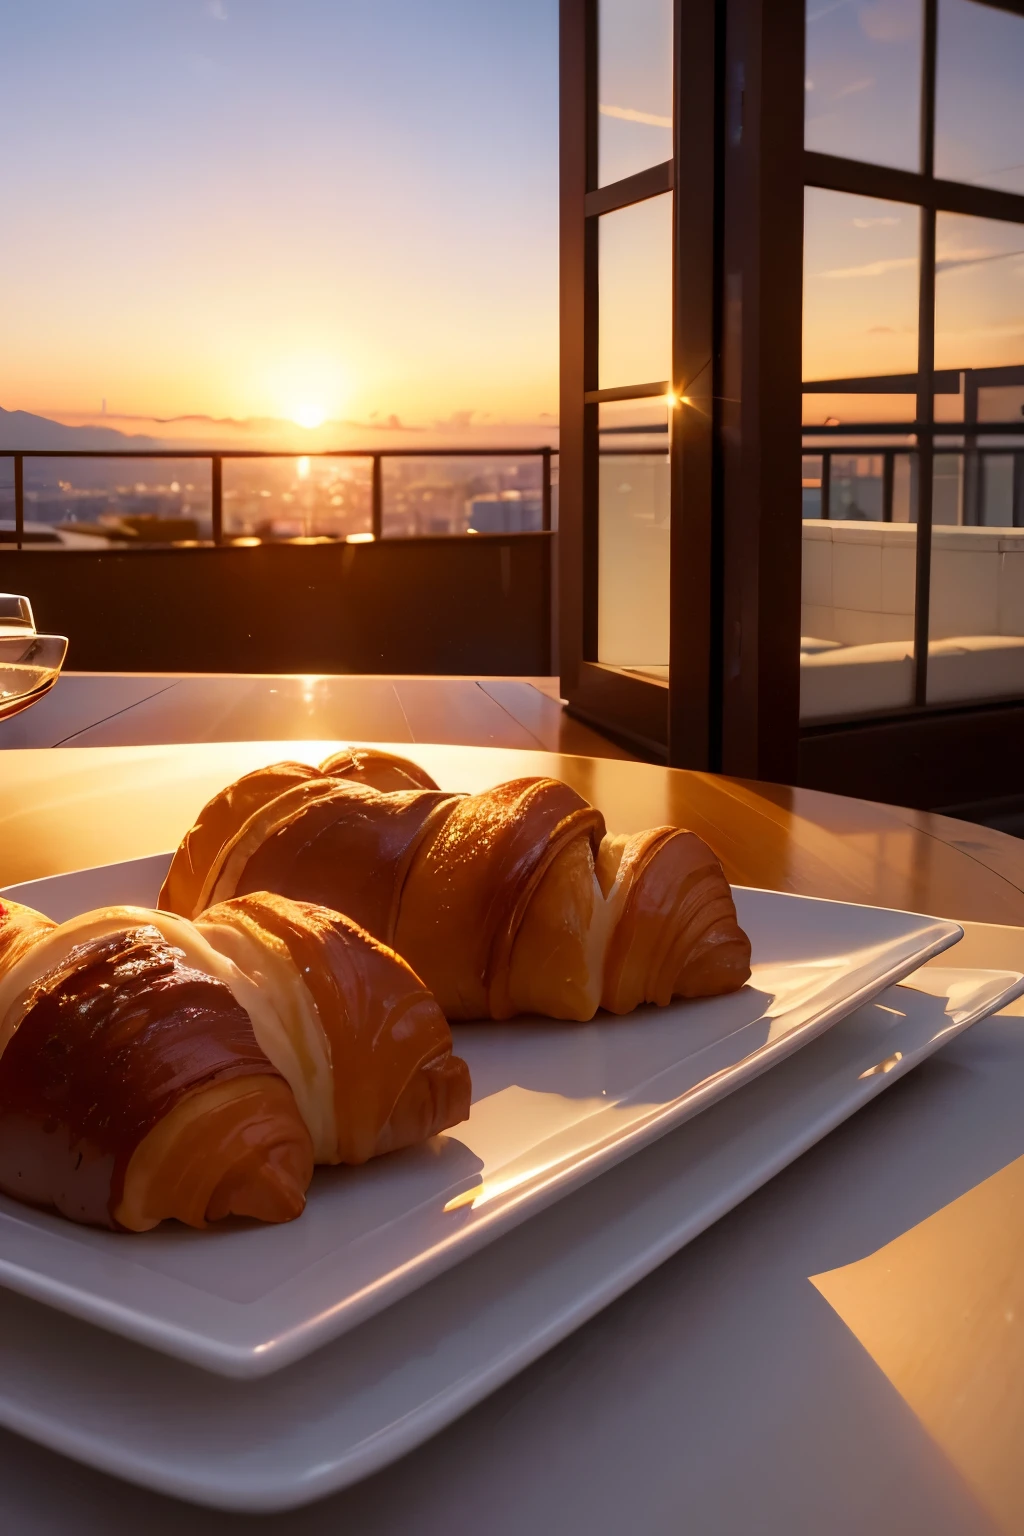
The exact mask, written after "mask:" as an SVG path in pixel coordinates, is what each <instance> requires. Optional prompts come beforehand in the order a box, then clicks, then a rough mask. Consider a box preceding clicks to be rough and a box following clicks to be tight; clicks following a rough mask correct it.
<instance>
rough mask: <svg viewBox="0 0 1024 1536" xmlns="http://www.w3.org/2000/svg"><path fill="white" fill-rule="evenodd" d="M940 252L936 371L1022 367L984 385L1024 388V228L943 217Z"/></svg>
mask: <svg viewBox="0 0 1024 1536" xmlns="http://www.w3.org/2000/svg"><path fill="white" fill-rule="evenodd" d="M935 250H936V261H935V366H936V368H954V369H964V368H985V369H988V370H992V369H996V368H999V369H1009V370H1012V369H1019V370H1020V378H1019V379H1017V378H1014V377H1012V375H1010V374H1008V375H1007V376H1006V377H1004V378H1000V377H998V376H997V377H992V376H991V374H990V375H989V377H987V378H986V379H984V380H979V381H977V382H978V383H979V384H985V385H987V386H988V387H989V388H990V389H991V388H992V386H995V385H1000V384H1001V385H1004V386H1009V385H1018V384H1024V225H1020V224H1006V223H1003V222H1002V221H1001V220H998V219H974V218H968V217H966V216H963V215H961V214H955V213H940V214H939V215H938V219H937V221H936V228H935ZM1013 398H1015V397H1012V396H1007V397H1006V400H1007V401H1010V400H1012V399H1013ZM999 403H1000V402H999V397H998V396H997V395H994V394H991V395H989V396H988V404H989V407H990V408H991V407H992V406H996V405H998V404H999ZM989 419H990V420H991V419H992V417H991V416H990V417H989Z"/></svg>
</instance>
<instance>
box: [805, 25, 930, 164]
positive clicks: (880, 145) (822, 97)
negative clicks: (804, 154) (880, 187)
mask: <svg viewBox="0 0 1024 1536" xmlns="http://www.w3.org/2000/svg"><path fill="white" fill-rule="evenodd" d="M922 9H923V7H922V3H921V0H839V3H836V0H807V79H806V116H805V130H804V141H805V143H806V145H807V148H808V149H816V150H819V151H821V152H822V153H824V154H828V155H843V156H845V157H846V158H847V159H851V160H868V161H870V162H871V163H872V164H873V165H894V166H898V167H900V168H901V169H903V170H910V171H916V170H917V169H919V166H920V161H921V40H922Z"/></svg>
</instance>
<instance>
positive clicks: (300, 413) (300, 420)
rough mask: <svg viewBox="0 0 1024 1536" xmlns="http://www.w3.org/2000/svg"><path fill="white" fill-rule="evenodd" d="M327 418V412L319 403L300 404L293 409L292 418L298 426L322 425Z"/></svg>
mask: <svg viewBox="0 0 1024 1536" xmlns="http://www.w3.org/2000/svg"><path fill="white" fill-rule="evenodd" d="M326 419H327V412H326V411H325V410H324V409H323V407H322V406H319V405H298V406H296V407H295V409H294V410H293V411H292V420H293V421H294V422H295V425H296V426H298V427H308V428H309V429H310V430H312V429H313V428H314V427H320V426H322V425H323V423H324V422H325V421H326Z"/></svg>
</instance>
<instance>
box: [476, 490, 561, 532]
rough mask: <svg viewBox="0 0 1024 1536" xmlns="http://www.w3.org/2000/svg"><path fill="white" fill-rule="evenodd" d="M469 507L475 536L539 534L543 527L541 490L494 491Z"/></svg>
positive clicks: (477, 497)
mask: <svg viewBox="0 0 1024 1536" xmlns="http://www.w3.org/2000/svg"><path fill="white" fill-rule="evenodd" d="M467 506H468V511H469V528H470V531H471V532H473V533H539V532H540V530H541V527H542V526H543V520H544V512H543V503H542V500H541V494H540V492H539V491H492V492H490V493H489V494H487V495H484V496H474V497H473V499H472V501H470V502H468V503H467Z"/></svg>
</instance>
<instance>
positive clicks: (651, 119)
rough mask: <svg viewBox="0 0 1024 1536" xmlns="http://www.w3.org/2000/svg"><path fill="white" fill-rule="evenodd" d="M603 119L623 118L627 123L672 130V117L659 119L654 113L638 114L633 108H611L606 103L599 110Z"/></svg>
mask: <svg viewBox="0 0 1024 1536" xmlns="http://www.w3.org/2000/svg"><path fill="white" fill-rule="evenodd" d="M597 110H598V111H599V112H600V114H601V116H602V117H621V118H622V120H623V122H626V123H647V125H648V126H649V127H651V128H671V127H672V119H671V118H670V117H658V116H657V114H656V113H654V112H637V111H636V110H635V108H633V107H609V106H606V105H605V103H604V102H602V103H601V105H600V106H599V107H598V109H597Z"/></svg>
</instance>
